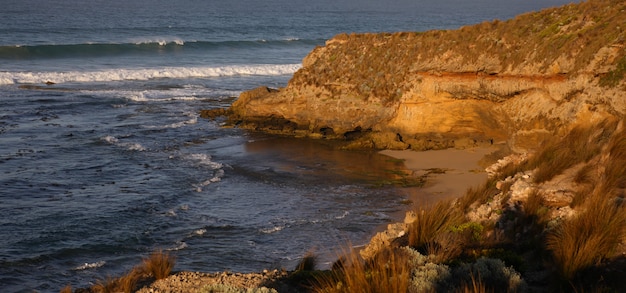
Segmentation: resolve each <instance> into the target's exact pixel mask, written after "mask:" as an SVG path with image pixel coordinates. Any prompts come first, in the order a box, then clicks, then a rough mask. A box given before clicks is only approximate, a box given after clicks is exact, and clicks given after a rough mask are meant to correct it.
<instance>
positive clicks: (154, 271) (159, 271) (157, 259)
mask: <svg viewBox="0 0 626 293" xmlns="http://www.w3.org/2000/svg"><path fill="white" fill-rule="evenodd" d="M174 263H175V259H174V257H173V256H171V255H170V254H169V253H164V252H163V251H162V250H159V251H155V252H153V253H152V254H150V256H149V257H147V258H144V259H143V270H144V272H145V273H147V274H148V275H151V276H153V277H154V278H155V279H157V280H160V279H164V278H167V276H169V275H170V273H171V272H172V269H173V268H174Z"/></svg>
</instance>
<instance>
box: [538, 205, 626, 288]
mask: <svg viewBox="0 0 626 293" xmlns="http://www.w3.org/2000/svg"><path fill="white" fill-rule="evenodd" d="M584 208H585V210H584V211H583V212H581V213H580V214H579V215H577V216H575V217H573V218H570V219H567V220H565V221H564V222H563V223H562V224H561V225H560V226H558V227H557V228H556V229H555V230H554V231H553V232H551V233H550V234H549V235H548V236H547V240H546V243H547V247H548V249H549V250H551V251H552V254H553V257H554V261H555V265H556V267H557V268H558V270H559V274H560V275H561V277H563V278H564V279H565V280H573V279H574V278H575V277H576V274H577V273H578V272H580V271H582V270H584V269H587V268H590V267H592V266H594V265H596V264H597V263H598V262H600V261H601V260H603V259H605V258H608V257H610V256H611V255H612V253H614V252H615V249H616V248H617V247H618V245H619V244H620V243H621V241H622V239H623V237H624V236H625V234H624V231H625V230H624V227H625V225H626V211H625V209H624V208H623V207H620V206H617V205H616V204H614V203H613V202H612V201H608V200H606V196H605V195H601V194H597V193H596V194H594V195H593V196H592V198H591V200H588V201H587V203H586V204H585V206H584Z"/></svg>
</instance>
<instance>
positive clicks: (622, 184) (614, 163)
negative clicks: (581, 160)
mask: <svg viewBox="0 0 626 293" xmlns="http://www.w3.org/2000/svg"><path fill="white" fill-rule="evenodd" d="M624 127H626V126H624ZM624 188H626V129H622V131H620V132H619V133H617V134H616V135H614V136H613V137H612V139H611V141H610V143H609V159H608V161H607V163H606V166H605V169H604V176H603V178H602V187H601V189H600V191H601V192H603V193H611V192H613V191H615V190H619V189H624Z"/></svg>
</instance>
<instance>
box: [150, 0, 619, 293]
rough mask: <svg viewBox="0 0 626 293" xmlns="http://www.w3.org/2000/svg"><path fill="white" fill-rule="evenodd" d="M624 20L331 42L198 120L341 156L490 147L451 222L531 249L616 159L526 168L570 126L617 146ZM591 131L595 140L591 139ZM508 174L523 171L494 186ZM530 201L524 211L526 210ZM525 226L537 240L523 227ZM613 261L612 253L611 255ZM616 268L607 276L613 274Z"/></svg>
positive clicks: (561, 20)
mask: <svg viewBox="0 0 626 293" xmlns="http://www.w3.org/2000/svg"><path fill="white" fill-rule="evenodd" d="M625 9H626V3H624V2H623V1H617V0H596V1H587V2H582V3H579V4H571V5H566V6H563V7H558V8H552V9H547V10H544V11H540V12H536V13H528V14H523V15H520V16H518V17H516V18H514V19H511V20H506V21H498V20H495V21H492V22H485V23H481V24H477V25H474V26H468V27H462V28H460V29H458V30H449V31H429V32H423V33H412V32H410V33H392V34H387V33H381V34H350V35H348V34H342V35H338V36H336V37H335V38H333V39H331V40H329V41H327V42H326V45H325V46H322V47H318V48H316V49H315V50H313V51H312V52H311V53H310V54H309V55H308V56H307V57H306V58H305V59H304V60H303V67H302V69H300V70H299V71H298V72H296V73H295V75H294V76H293V78H292V79H291V80H290V82H289V84H288V86H287V87H285V88H281V89H269V88H267V87H259V88H257V89H254V90H251V91H248V92H245V93H243V94H241V96H240V97H239V98H238V99H237V100H236V101H235V102H234V103H233V104H232V106H231V107H230V108H229V109H226V110H223V109H222V110H214V111H207V112H205V113H204V114H206V115H208V116H212V115H226V116H227V121H228V125H231V126H236V127H241V128H246V129H253V130H257V131H264V132H268V133H275V134H281V135H289V136H294V137H313V138H319V139H333V140H337V141H338V142H339V143H340V144H341V147H343V148H348V149H351V148H375V149H381V150H383V149H385V150H414V151H424V150H432V149H448V148H454V149H470V150H471V149H473V148H476V147H491V146H493V145H500V146H504V149H506V150H508V151H507V152H503V153H501V155H502V157H501V160H500V161H498V162H496V163H495V164H493V165H491V166H489V167H487V169H486V173H482V174H483V175H484V177H488V180H491V181H488V182H491V183H492V184H493V186H491V185H489V186H486V190H488V194H486V195H485V196H487V199H484V200H478V201H476V202H469V203H468V204H467V207H465V210H464V211H465V215H466V216H467V219H468V221H470V222H469V223H478V224H477V225H479V227H490V230H489V232H485V233H486V234H488V235H483V236H484V237H486V238H488V239H491V240H492V241H495V242H497V241H500V240H502V239H505V238H507V237H511V239H509V241H512V242H513V244H511V243H508V242H507V245H510V246H511V247H513V246H515V243H516V242H520V243H535V242H532V241H539V240H537V239H539V238H540V235H542V236H541V237H543V236H544V235H546V234H549V232H550V231H552V230H553V229H555V228H554V227H557V226H558V225H560V223H563V222H566V221H568V219H571V218H573V215H576V214H580V213H583V214H584V211H579V212H577V208H578V207H579V206H580V205H581V203H580V202H577V201H582V199H580V198H581V197H582V195H580V194H591V193H593V194H595V192H599V191H594V190H595V189H594V188H596V187H595V186H596V185H594V184H596V183H597V184H600V183H598V182H604V183H602V184H608V183H605V181H603V180H605V179H604V178H605V177H603V176H605V175H604V174H606V172H608V171H607V170H606V168H605V167H604V166H605V165H606V164H608V163H607V162H608V161H607V160H608V158H618V159H622V156H621V155H619V154H617V153H616V152H615V151H614V150H613V151H611V149H610V148H607V147H606V146H603V145H600V146H598V151H597V152H595V153H593V154H591V155H589V158H586V157H585V158H584V159H582V160H581V161H580V162H579V163H576V164H574V165H572V166H570V165H567V166H566V167H564V168H563V170H559V173H558V174H556V175H554V176H553V177H551V178H548V179H545V180H544V179H542V178H540V176H541V173H540V171H537V170H541V167H538V166H540V165H538V164H539V163H536V164H537V165H532V164H530V163H528V162H529V161H532V160H530V159H529V158H531V157H532V156H533V154H534V153H535V152H536V151H537V150H538V149H540V146H541V145H542V144H544V143H545V142H548V141H552V140H553V139H554V138H556V137H566V136H567V135H572V134H571V133H572V131H573V130H575V129H577V127H583V128H584V127H589V128H591V129H592V130H594V129H595V130H594V131H595V132H590V133H591V134H585V135H586V136H581V137H580V138H579V140H586V141H588V143H589V144H593V143H598V142H601V143H603V144H608V142H611V143H612V144H614V145H619V139H612V138H611V139H609V138H610V137H612V135H613V134H612V133H621V132H623V128H624V125H623V122H619V123H618V122H615V121H622V120H623V117H624V116H625V115H626V83H625V82H624V74H626V50H625V48H624V45H625V40H626V33H625V32H624V28H626V21H625V20H626V18H625V16H624V15H625V14H624V10H625ZM602 121H613V122H615V123H613V122H611V123H604V122H602ZM602 123H604V124H602ZM596 125H600V126H596ZM593 127H596V128H593ZM607 129H610V130H607ZM604 132H606V133H609V134H606V136H602V135H598V133H600V134H602V133H604ZM616 141H617V142H616ZM561 147H562V148H565V147H568V145H567V144H566V145H563V146H561ZM572 152H573V151H572ZM395 155H398V156H399V154H395ZM404 159H405V160H406V161H405V162H407V163H408V162H410V161H409V160H408V159H407V158H406V157H405V158H404ZM448 159H450V158H448ZM444 160H445V159H444ZM450 160H451V159H450ZM546 160H547V159H546ZM566 160H569V159H566ZM524 164H526V165H524ZM533 164H534V163H533ZM517 165H522V166H526V168H531V167H532V168H531V169H523V168H522V169H520V170H514V172H511V171H510V170H508V171H506V172H510V174H508V175H507V176H506V177H503V178H500V177H498V176H500V175H501V174H503V172H504V173H506V172H505V171H503V169H506V168H510V167H511V166H517ZM410 168H411V167H410ZM413 168H415V166H413ZM444 168H445V166H444ZM415 169H416V171H419V170H420V169H423V167H417V168H415ZM451 169H452V168H451ZM581 170H582V171H581ZM590 170H591V171H590ZM466 171H467V170H466ZM583 172H588V173H584V174H583ZM478 174H480V172H478ZM485 174H488V176H487V175H485ZM581 174H582V175H581ZM619 174H621V173H619ZM583 175H584V176H587V177H585V178H582V179H581V178H580V176H583ZM577 176H578V177H577ZM620 176H621V175H620ZM483 180H487V179H486V178H485V179H483ZM593 182H595V183H593ZM619 182H622V181H619ZM472 183H475V182H474V181H472ZM491 183H489V184H491ZM613 183H614V182H613ZM613 183H611V184H613ZM590 184H591V185H590ZM616 184H617V183H616ZM620 184H622V185H620ZM620 184H617V185H615V184H614V185H611V186H613V187H612V188H616V190H621V192H622V193H619V192H617V193H614V192H613V191H611V193H610V194H611V195H613V194H617V195H618V197H620V196H619V194H621V195H622V196H621V199H623V190H624V187H626V185H624V184H623V183H620ZM623 185H624V186H623ZM598 186H599V185H598ZM467 187H468V186H467V185H463V186H462V187H459V188H457V189H455V190H454V191H453V192H452V193H450V194H449V196H450V198H454V197H460V196H462V194H458V192H459V190H460V189H466V188H467ZM483 195H484V194H481V196H483ZM531 203H532V204H534V205H537V209H536V210H532V211H529V210H528V209H529V206H530V205H531ZM530 214H532V215H533V217H535V218H529V217H530V216H529V215H530ZM413 222H415V215H414V214H411V213H408V215H407V219H406V220H405V221H404V222H403V223H396V224H391V225H389V227H388V229H387V230H386V231H383V232H380V233H378V234H377V235H376V236H374V238H373V239H372V242H371V243H370V244H369V245H368V246H367V247H365V248H364V249H363V253H362V256H363V257H364V258H366V259H367V258H369V257H371V256H372V255H374V254H375V253H376V252H377V251H380V250H382V249H384V247H389V246H390V245H391V246H393V245H397V243H398V241H400V242H402V241H406V239H405V238H406V235H407V233H409V228H410V225H411V223H413ZM538 223H541V225H544V226H542V227H543V228H542V229H545V230H533V229H538V228H537V224H538ZM477 227H478V226H477ZM481 231H482V230H481ZM402 239H404V240H402ZM507 239H508V238H507ZM530 240H532V241H530ZM394 243H396V244H394ZM529 245H531V244H529ZM516 249H521V248H519V247H516ZM625 251H626V250H625V249H624V245H623V242H622V244H621V245H620V246H619V249H617V252H616V254H615V255H617V256H619V255H620V254H623V253H624V252H625ZM525 253H526V252H525ZM615 255H611V256H610V257H615ZM602 257H605V258H608V257H609V256H608V255H602ZM533 265H535V264H534V263H533ZM537 266H539V265H537ZM555 267H558V265H555ZM622 269H623V268H621V267H620V268H618V269H615V268H613V271H612V273H610V272H607V274H608V275H607V276H612V274H618V275H619V274H623V273H624V271H623V270H622ZM554 270H556V269H555V268H553V267H547V268H546V267H542V268H537V267H533V268H529V269H528V272H527V273H526V277H527V278H528V281H529V282H530V283H531V284H534V285H537V284H539V285H541V284H546V283H549V278H550V276H551V275H550V274H551V273H552V272H553V271H554ZM288 275H289V273H288V272H282V271H271V272H263V273H258V274H231V273H219V274H202V273H178V274H175V275H173V276H171V277H170V278H167V279H165V280H162V281H158V282H156V283H154V284H152V285H151V286H149V287H146V288H144V289H142V290H141V291H140V292H200V291H197V290H199V288H201V287H203V286H205V285H210V284H225V285H228V286H232V287H235V288H239V289H240V290H248V289H249V288H264V287H265V289H259V290H277V291H278V292H292V291H291V290H296V291H297V288H292V287H289V285H286V284H285V283H282V282H281V281H280V280H282V279H284V278H286V277H287V276H288ZM622 276H623V275H622ZM570 277H571V276H570ZM535 289H538V288H535ZM543 289H545V288H542V289H541V290H540V289H538V291H540V292H541V291H543ZM250 290H252V289H250ZM204 292H207V291H204ZM208 292H211V291H208ZM242 292H247V291H242Z"/></svg>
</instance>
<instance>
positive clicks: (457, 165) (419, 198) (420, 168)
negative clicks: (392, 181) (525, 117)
mask: <svg viewBox="0 0 626 293" xmlns="http://www.w3.org/2000/svg"><path fill="white" fill-rule="evenodd" d="M497 150H498V148H497V147H476V148H471V149H463V150H458V149H446V150H432V151H423V152H415V151H410V150H406V151H397V150H384V151H381V152H380V153H381V154H383V155H386V156H390V157H392V158H395V159H400V160H403V161H404V164H405V166H406V168H407V169H409V170H412V171H413V175H414V176H421V175H423V174H426V173H430V174H429V175H428V178H427V181H426V184H425V185H424V186H423V187H414V188H402V189H401V192H402V193H403V196H405V197H406V199H407V200H409V201H410V202H411V203H412V205H413V206H415V205H429V204H433V203H435V202H437V201H440V200H444V199H453V198H458V197H460V196H462V195H464V194H465V191H466V190H467V189H468V188H470V187H473V186H477V185H479V184H481V183H483V182H484V181H485V180H486V179H487V173H486V172H485V166H481V165H480V162H481V160H483V158H484V157H485V156H486V155H488V154H490V153H493V152H495V151H497ZM440 172H443V173H440Z"/></svg>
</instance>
